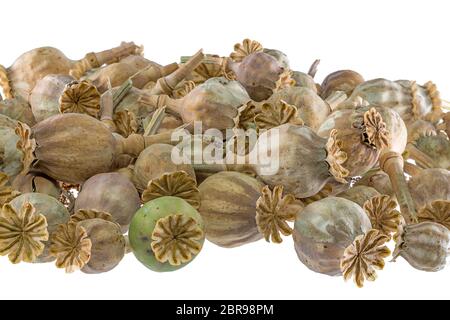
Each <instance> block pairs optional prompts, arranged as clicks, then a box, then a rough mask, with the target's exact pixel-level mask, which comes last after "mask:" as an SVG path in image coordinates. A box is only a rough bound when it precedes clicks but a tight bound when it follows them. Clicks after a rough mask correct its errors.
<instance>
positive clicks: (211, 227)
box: [199, 172, 264, 248]
mask: <svg viewBox="0 0 450 320" xmlns="http://www.w3.org/2000/svg"><path fill="white" fill-rule="evenodd" d="M263 187H264V185H263V184H262V183H261V182H259V181H258V180H256V179H255V178H253V177H251V176H248V175H246V174H243V173H239V172H220V173H216V174H214V175H212V176H210V177H208V178H207V179H206V180H205V181H204V182H202V184H200V186H199V190H200V197H201V202H200V209H199V212H200V214H201V215H202V218H203V220H204V222H205V227H206V238H207V239H208V240H209V241H211V242H212V243H214V244H216V245H218V246H220V247H224V248H234V247H238V246H242V245H245V244H248V243H251V242H255V241H258V240H260V239H262V237H263V236H262V234H261V233H260V232H259V231H258V227H257V225H256V201H257V200H258V198H259V197H260V196H261V190H262V188H263Z"/></svg>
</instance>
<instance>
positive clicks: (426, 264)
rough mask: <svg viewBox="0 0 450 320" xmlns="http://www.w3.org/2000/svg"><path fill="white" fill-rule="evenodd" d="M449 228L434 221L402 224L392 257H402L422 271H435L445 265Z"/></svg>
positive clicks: (449, 250)
mask: <svg viewBox="0 0 450 320" xmlns="http://www.w3.org/2000/svg"><path fill="white" fill-rule="evenodd" d="M449 254H450V230H449V229H447V228H446V227H444V226H443V225H441V224H438V223H435V222H422V223H419V224H412V225H407V226H403V227H402V228H401V229H400V230H399V234H398V238H397V245H396V247H395V251H394V253H393V256H394V259H396V258H398V257H402V258H403V259H405V260H406V261H408V263H409V264H410V265H411V266H412V267H414V268H416V269H418V270H422V271H427V272H437V271H440V270H442V269H444V268H445V266H446V265H447V257H448V256H449Z"/></svg>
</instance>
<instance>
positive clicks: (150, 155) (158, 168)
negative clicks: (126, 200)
mask: <svg viewBox="0 0 450 320" xmlns="http://www.w3.org/2000/svg"><path fill="white" fill-rule="evenodd" d="M174 148H175V147H173V146H171V145H167V144H155V145H152V146H150V147H148V148H146V149H145V150H144V151H142V152H141V154H140V155H139V157H138V158H137V160H136V163H135V165H134V176H135V180H136V181H135V183H136V186H137V188H138V189H139V190H145V189H146V188H147V185H148V183H149V182H150V181H151V180H153V179H157V178H159V177H160V176H162V175H163V174H165V173H173V172H177V171H184V172H186V173H187V174H188V175H190V176H191V177H192V178H194V179H195V172H194V169H193V168H192V166H191V165H190V164H189V163H190V162H189V159H185V161H183V162H184V164H183V163H182V164H179V165H178V164H175V163H174V162H173V161H172V153H173V152H175V150H174Z"/></svg>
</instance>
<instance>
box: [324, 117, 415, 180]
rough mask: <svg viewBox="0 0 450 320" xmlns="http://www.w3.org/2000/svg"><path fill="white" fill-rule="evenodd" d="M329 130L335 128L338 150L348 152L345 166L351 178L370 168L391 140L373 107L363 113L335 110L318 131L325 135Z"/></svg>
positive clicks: (381, 118)
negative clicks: (338, 140)
mask: <svg viewBox="0 0 450 320" xmlns="http://www.w3.org/2000/svg"><path fill="white" fill-rule="evenodd" d="M333 129H334V130H337V137H338V139H340V140H341V141H342V144H343V145H342V150H343V151H344V152H345V153H347V155H348V161H347V169H348V170H349V171H350V173H349V176H351V177H355V176H361V175H363V174H364V173H366V172H367V171H369V170H370V169H372V167H373V166H374V165H375V164H376V163H377V162H378V157H379V156H380V152H381V150H382V149H383V148H386V147H388V146H389V143H390V141H392V139H391V138H390V136H391V133H390V132H389V131H388V129H387V127H386V123H385V122H384V120H383V117H382V116H381V114H380V113H379V112H378V111H377V110H376V109H375V108H371V109H369V110H368V111H365V112H362V111H353V110H343V111H336V112H334V113H332V114H331V115H330V117H329V118H328V119H327V120H326V121H325V122H324V123H323V124H322V125H321V127H320V129H319V130H318V134H319V136H321V137H326V136H327V135H329V132H330V131H331V130H333ZM405 132H406V128H405ZM405 143H406V136H405Z"/></svg>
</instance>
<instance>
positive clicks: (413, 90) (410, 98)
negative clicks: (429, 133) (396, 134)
mask: <svg viewBox="0 0 450 320" xmlns="http://www.w3.org/2000/svg"><path fill="white" fill-rule="evenodd" d="M361 98H362V99H363V100H365V101H367V102H369V103H370V104H372V105H376V106H382V107H387V108H392V109H394V110H395V111H396V112H397V113H398V114H399V115H400V116H401V117H402V119H403V120H404V121H405V123H409V122H412V121H414V120H417V119H428V120H430V121H432V122H435V121H437V119H439V118H440V116H441V115H442V110H441V105H442V100H441V99H440V97H439V92H438V91H437V90H436V86H435V85H434V84H433V83H432V82H428V83H426V84H425V85H423V86H419V85H417V84H416V83H415V82H412V81H389V80H386V79H374V80H370V81H366V82H364V83H361V84H360V85H359V86H357V87H356V88H355V90H354V91H353V93H352V95H351V96H350V97H349V99H348V100H347V101H346V102H344V103H343V104H341V105H340V106H339V108H354V107H355V104H356V105H357V104H358V100H359V99H361Z"/></svg>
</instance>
